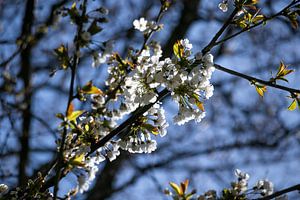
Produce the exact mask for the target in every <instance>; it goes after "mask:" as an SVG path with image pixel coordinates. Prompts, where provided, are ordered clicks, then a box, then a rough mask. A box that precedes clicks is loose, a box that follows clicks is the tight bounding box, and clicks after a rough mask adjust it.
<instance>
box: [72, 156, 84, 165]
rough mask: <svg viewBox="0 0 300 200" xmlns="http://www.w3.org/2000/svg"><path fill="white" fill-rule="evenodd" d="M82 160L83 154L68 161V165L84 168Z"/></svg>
mask: <svg viewBox="0 0 300 200" xmlns="http://www.w3.org/2000/svg"><path fill="white" fill-rule="evenodd" d="M84 159H85V157H84V154H80V155H76V156H75V157H74V158H72V159H71V160H70V162H69V164H70V165H72V166H80V167H84V166H85V163H84Z"/></svg>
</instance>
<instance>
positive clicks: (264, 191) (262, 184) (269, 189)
mask: <svg viewBox="0 0 300 200" xmlns="http://www.w3.org/2000/svg"><path fill="white" fill-rule="evenodd" d="M255 188H256V189H257V190H259V192H260V194H261V195H262V196H269V195H271V194H273V192H274V185H273V183H272V182H270V181H268V180H260V181H258V182H257V183H256V184H255Z"/></svg>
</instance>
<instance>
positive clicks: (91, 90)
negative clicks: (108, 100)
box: [82, 81, 103, 95]
mask: <svg viewBox="0 0 300 200" xmlns="http://www.w3.org/2000/svg"><path fill="white" fill-rule="evenodd" d="M82 92H83V93H85V94H100V95H102V94H103V92H102V90H100V89H99V88H97V87H96V86H94V85H93V82H92V81H89V82H88V83H87V84H85V85H84V86H83V87H82Z"/></svg>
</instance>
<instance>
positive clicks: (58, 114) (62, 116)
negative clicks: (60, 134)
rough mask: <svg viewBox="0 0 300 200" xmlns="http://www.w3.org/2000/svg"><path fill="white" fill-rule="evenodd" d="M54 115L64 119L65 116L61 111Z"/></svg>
mask: <svg viewBox="0 0 300 200" xmlns="http://www.w3.org/2000/svg"><path fill="white" fill-rule="evenodd" d="M55 116H56V117H57V118H59V119H61V120H64V119H65V116H64V115H63V114H62V113H57V114H56V115H55Z"/></svg>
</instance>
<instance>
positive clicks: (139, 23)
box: [133, 17, 159, 34]
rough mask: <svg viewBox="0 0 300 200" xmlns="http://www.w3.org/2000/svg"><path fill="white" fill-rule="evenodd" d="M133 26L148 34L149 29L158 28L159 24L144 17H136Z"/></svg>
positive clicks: (154, 29)
mask: <svg viewBox="0 0 300 200" xmlns="http://www.w3.org/2000/svg"><path fill="white" fill-rule="evenodd" d="M133 26H134V28H135V29H137V30H139V31H141V32H143V33H144V34H148V33H150V32H151V31H156V30H158V28H159V26H158V25H157V24H156V22H155V21H147V20H145V18H143V17H142V18H140V19H136V20H134V21H133Z"/></svg>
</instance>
